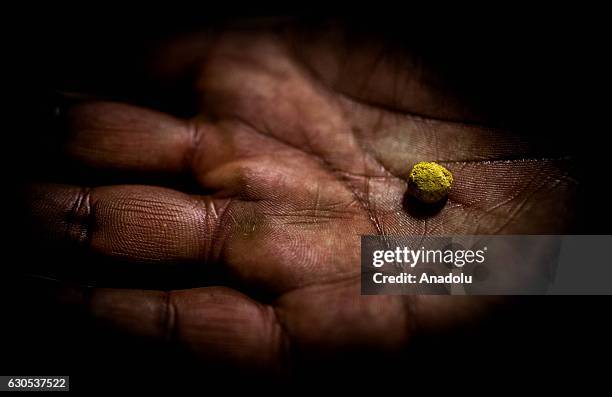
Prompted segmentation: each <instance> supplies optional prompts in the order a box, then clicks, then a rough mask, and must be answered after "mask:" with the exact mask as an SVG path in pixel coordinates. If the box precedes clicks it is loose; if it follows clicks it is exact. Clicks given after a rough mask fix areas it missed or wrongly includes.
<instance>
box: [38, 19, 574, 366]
mask: <svg viewBox="0 0 612 397" xmlns="http://www.w3.org/2000/svg"><path fill="white" fill-rule="evenodd" d="M386 51H387V50H386V49H384V47H383V46H382V45H380V43H377V42H376V41H374V40H373V41H371V42H359V43H358V45H350V44H348V41H347V40H346V37H345V36H344V33H343V32H342V31H339V30H331V31H325V32H322V33H317V34H311V35H308V36H303V35H298V34H290V33H287V34H277V33H271V32H268V31H266V30H256V31H248V32H244V31H231V30H228V31H226V32H223V33H222V34H216V35H213V36H210V35H198V34H196V35H191V36H186V37H181V38H178V39H176V40H174V41H170V42H169V43H168V44H167V45H165V46H163V47H161V48H160V49H159V51H158V53H157V57H156V58H155V60H154V61H152V63H151V69H152V70H154V72H155V73H156V74H157V76H159V79H160V81H161V80H164V81H167V82H170V83H169V84H171V82H172V81H173V80H175V79H176V80H178V79H179V78H180V77H181V76H183V75H184V74H185V73H187V71H189V73H191V75H193V76H194V78H193V81H192V83H193V84H192V86H193V89H194V90H196V91H197V93H198V98H199V104H198V106H199V109H200V114H199V115H197V116H196V117H193V118H190V119H181V118H177V117H175V116H172V115H169V114H165V113H162V112H160V111H155V110H151V109H147V108H144V107H139V106H137V105H133V104H126V103H120V102H109V101H84V102H82V103H79V104H77V105H75V106H72V107H71V108H70V109H69V111H68V114H67V117H68V120H69V129H70V131H69V132H70V139H69V141H68V142H67V143H66V146H65V149H66V150H65V154H66V155H67V156H68V157H69V158H70V159H71V160H73V161H76V162H77V163H79V164H82V165H83V166H86V167H88V168H89V169H94V170H96V172H98V173H104V172H112V173H114V174H116V173H118V172H119V173H121V172H124V171H125V172H130V173H131V172H137V173H139V174H144V175H148V176H150V178H152V179H154V178H155V176H156V175H158V174H159V175H161V174H164V175H177V177H178V176H181V177H185V176H186V177H187V178H191V179H192V180H193V182H195V183H196V184H197V185H198V186H199V187H200V188H201V192H202V194H194V193H193V192H190V193H186V192H181V191H178V190H174V189H171V188H168V187H161V186H155V185H153V184H152V185H138V184H121V185H107V186H89V185H88V183H87V181H83V183H82V186H74V185H58V184H47V183H44V184H43V183H36V184H34V185H33V186H32V187H31V189H30V193H29V194H30V203H31V209H32V210H31V212H32V214H33V217H34V219H35V220H37V221H38V222H39V227H40V228H41V229H43V232H44V233H47V234H48V238H49V239H52V240H73V241H74V242H76V243H78V244H80V245H81V246H82V247H85V248H86V249H87V250H91V251H92V252H93V253H95V254H99V255H102V256H104V257H107V258H111V259H113V258H114V259H120V260H122V261H125V262H128V263H129V262H137V263H142V264H149V263H150V264H156V265H158V264H162V265H163V264H167V265H168V269H171V268H172V264H176V263H185V264H189V265H193V266H201V267H206V266H210V267H215V268H221V269H222V270H223V271H224V272H225V273H226V274H227V275H228V278H227V279H228V280H230V281H228V285H220V286H207V287H202V288H193V289H184V290H174V291H154V290H140V289H114V288H101V287H96V288H93V289H92V291H91V293H90V294H88V295H87V296H88V298H87V299H88V301H87V302H86V305H84V307H86V308H87V310H89V311H90V313H91V315H92V316H93V317H94V318H96V319H97V320H99V321H101V322H103V323H105V324H108V325H110V326H112V327H114V328H116V329H117V330H120V331H124V332H126V333H130V334H134V335H138V336H142V337H147V338H153V339H159V340H162V341H168V343H175V344H180V345H181V346H183V347H184V348H185V349H187V350H189V351H191V352H193V353H194V354H195V355H197V356H198V357H201V358H202V360H206V361H208V362H211V363H213V364H217V363H219V364H229V365H231V366H237V367H242V368H251V367H253V368H254V367H257V368H266V369H267V370H269V371H277V370H279V369H285V368H288V367H290V366H291V364H292V363H293V362H294V360H297V359H301V358H303V357H308V355H309V354H313V355H314V354H337V353H338V352H348V351H359V350H360V349H365V348H368V349H375V350H379V351H381V352H397V351H401V350H402V349H403V348H404V347H406V346H407V345H409V344H410V342H411V341H412V340H413V338H414V337H415V336H416V335H419V334H422V333H424V334H426V333H429V332H436V331H438V330H442V329H452V328H453V327H456V326H458V325H461V324H463V323H465V322H469V321H474V320H478V319H479V318H482V316H486V315H487V313H490V311H491V310H495V308H496V307H497V304H498V303H499V298H494V297H452V296H362V295H360V265H359V263H360V259H359V253H360V236H361V235H371V234H389V235H403V234H410V235H427V234H512V233H515V234H519V233H533V234H537V233H562V232H563V231H564V230H566V227H567V224H566V222H567V221H568V220H567V217H566V214H567V213H569V212H570V211H571V208H572V200H573V194H574V190H575V181H574V180H573V179H572V177H571V175H569V174H568V171H567V169H568V168H567V167H568V164H569V163H570V161H571V160H569V159H566V158H563V157H562V156H559V157H555V156H542V155H540V154H539V153H537V152H535V151H534V150H533V148H532V147H531V146H530V144H529V142H528V141H526V140H525V139H524V138H520V137H518V135H516V134H513V133H511V132H509V131H505V130H502V129H496V128H492V127H484V126H480V125H479V123H478V121H479V118H478V115H477V114H476V113H474V112H472V111H471V110H469V109H467V108H466V107H465V106H464V105H463V104H462V103H461V102H460V101H458V100H455V99H453V97H452V95H451V94H450V93H446V92H444V91H443V90H441V89H440V88H439V87H440V85H436V84H432V83H431V81H432V79H433V77H431V76H428V75H427V72H426V70H422V66H419V64H418V63H415V62H413V61H412V60H411V59H410V58H409V57H404V56H403V55H399V54H397V55H393V54H392V53H389V52H386ZM390 54H391V55H390ZM194 71H195V73H194ZM436 87H437V88H436ZM463 120H470V121H472V122H471V123H464V122H462V121H463ZM419 161H437V162H438V163H440V164H442V165H444V166H445V167H447V168H448V169H449V170H450V171H451V172H452V173H453V175H454V180H455V182H454V185H453V189H452V191H451V193H450V196H449V198H448V201H447V202H446V204H445V206H444V207H443V208H442V209H441V210H440V211H439V212H437V213H433V214H428V215H427V216H418V214H414V213H412V212H411V211H410V210H409V209H407V208H406V205H405V196H404V195H405V191H406V178H407V175H408V172H409V171H410V168H411V167H412V165H414V164H415V163H416V162H419ZM135 183H137V180H135ZM145 269H146V267H145ZM169 271H171V270H169ZM142 277H143V278H146V277H147V274H146V271H145V273H143V275H142ZM203 285H204V284H203ZM252 291H257V292H261V293H262V294H263V295H265V296H267V297H270V299H266V300H265V301H258V300H257V296H259V295H258V294H256V295H251V292H252ZM297 353H299V354H297Z"/></svg>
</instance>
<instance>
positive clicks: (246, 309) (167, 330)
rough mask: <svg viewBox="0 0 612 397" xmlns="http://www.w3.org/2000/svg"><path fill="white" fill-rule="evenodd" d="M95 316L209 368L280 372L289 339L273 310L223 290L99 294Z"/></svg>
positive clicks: (91, 302) (94, 298)
mask: <svg viewBox="0 0 612 397" xmlns="http://www.w3.org/2000/svg"><path fill="white" fill-rule="evenodd" d="M82 303H86V304H87V308H88V309H89V311H90V313H91V315H92V316H93V317H94V319H96V320H98V321H100V322H101V323H102V324H105V325H108V326H110V327H112V328H114V329H116V330H119V331H122V332H125V333H128V334H132V335H135V336H138V337H144V338H148V339H151V340H157V341H162V342H166V343H171V344H178V345H179V346H181V347H184V348H185V349H186V350H188V351H190V352H191V353H193V354H195V355H196V356H197V357H199V358H200V359H202V360H204V361H205V363H206V364H210V365H215V366H216V367H219V366H230V367H235V368H244V369H250V370H252V369H253V368H261V369H265V370H270V369H273V370H274V369H276V370H280V369H281V367H282V366H283V363H284V359H285V354H286V351H287V339H286V336H285V334H284V332H283V328H282V327H281V325H280V323H279V321H278V319H277V316H276V313H275V311H274V309H273V308H272V307H271V306H267V305H262V304H259V303H257V302H256V301H254V300H252V299H250V298H249V297H247V296H245V295H243V294H241V293H239V292H237V291H234V290H232V289H229V288H224V287H209V288H198V289H190V290H182V291H170V292H162V291H146V290H125V289H94V290H93V291H92V292H91V294H90V295H89V298H88V299H87V302H82Z"/></svg>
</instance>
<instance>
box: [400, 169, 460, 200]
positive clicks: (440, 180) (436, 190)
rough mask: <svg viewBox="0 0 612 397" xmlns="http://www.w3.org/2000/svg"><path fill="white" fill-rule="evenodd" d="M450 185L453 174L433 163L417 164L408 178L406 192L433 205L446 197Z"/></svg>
mask: <svg viewBox="0 0 612 397" xmlns="http://www.w3.org/2000/svg"><path fill="white" fill-rule="evenodd" d="M452 184H453V174H451V173H450V171H449V170H447V169H446V168H444V167H442V166H441V165H440V164H437V163H434V162H426V161H422V162H420V163H417V164H416V165H415V166H414V167H412V171H410V175H409V176H408V192H409V193H410V194H411V195H412V196H414V197H416V198H417V199H418V200H419V201H422V202H423V203H427V204H433V203H435V202H438V201H440V200H442V199H443V198H444V197H446V196H447V195H448V192H450V189H451V186H452Z"/></svg>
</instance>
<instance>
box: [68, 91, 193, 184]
mask: <svg viewBox="0 0 612 397" xmlns="http://www.w3.org/2000/svg"><path fill="white" fill-rule="evenodd" d="M65 118H66V127H65V128H66V129H67V130H68V131H67V135H68V138H67V141H66V143H65V146H64V149H65V153H66V154H67V155H68V157H69V158H71V159H72V160H74V161H76V162H77V163H78V164H82V165H86V166H89V167H92V168H95V169H105V170H109V169H110V170H121V171H142V172H162V173H174V174H179V173H184V172H189V170H190V169H191V158H192V154H193V152H194V149H195V146H196V144H197V137H198V135H199V131H200V130H199V129H198V128H197V127H196V124H194V123H190V122H188V121H185V120H182V119H178V118H175V117H173V116H170V115H167V114H164V113H160V112H157V111H154V110H149V109H145V108H141V107H138V106H133V105H128V104H122V103H117V102H101V101H90V102H83V103H79V104H76V105H74V106H71V107H70V108H69V109H67V111H66V114H65Z"/></svg>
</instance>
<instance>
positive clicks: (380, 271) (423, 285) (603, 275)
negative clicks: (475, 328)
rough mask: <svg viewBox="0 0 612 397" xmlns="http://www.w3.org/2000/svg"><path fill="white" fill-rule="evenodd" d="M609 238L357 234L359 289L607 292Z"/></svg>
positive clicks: (611, 277) (611, 276) (611, 282)
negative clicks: (359, 242) (359, 253)
mask: <svg viewBox="0 0 612 397" xmlns="http://www.w3.org/2000/svg"><path fill="white" fill-rule="evenodd" d="M610 244H612V236H551V235H539V236H538V235H498V236H488V235H475V236H402V237H390V236H363V237H362V239H361V273H362V275H361V292H362V294H365V295H376V294H404V295H414V294H435V295H448V294H451V295H525V294H527V295H539V294H611V293H612V267H611V266H608V262H609V258H608V255H607V252H606V247H609V246H610ZM587 262H588V263H587ZM602 280H605V282H604V281H602Z"/></svg>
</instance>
